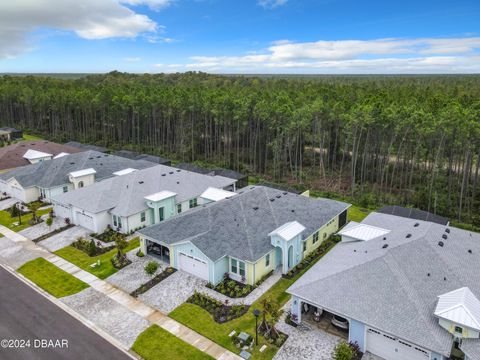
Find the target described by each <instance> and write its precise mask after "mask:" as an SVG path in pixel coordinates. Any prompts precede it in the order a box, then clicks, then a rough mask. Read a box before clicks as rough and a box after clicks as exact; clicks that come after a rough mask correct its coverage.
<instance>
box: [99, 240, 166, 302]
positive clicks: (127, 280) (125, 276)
mask: <svg viewBox="0 0 480 360" xmlns="http://www.w3.org/2000/svg"><path fill="white" fill-rule="evenodd" d="M137 251H138V248H137V249H134V250H132V251H130V252H128V253H127V257H128V259H129V260H130V261H131V262H132V263H131V264H130V265H128V266H126V267H124V268H123V269H121V270H119V271H118V272H116V273H115V274H113V275H112V276H110V277H108V278H107V279H106V280H107V282H109V283H110V284H112V285H115V286H116V287H118V288H120V289H122V290H123V291H126V292H127V293H131V292H132V291H133V290H135V289H137V288H139V287H140V285H142V284H145V283H146V282H148V281H149V280H151V279H152V277H153V276H150V275H147V273H145V265H147V263H149V262H150V261H155V262H157V263H158V265H159V266H158V270H157V272H156V274H159V273H161V272H162V271H163V270H164V269H165V268H166V264H165V263H163V262H160V261H159V260H157V259H155V258H154V257H152V256H149V255H145V256H144V257H138V256H137V255H136V253H137Z"/></svg>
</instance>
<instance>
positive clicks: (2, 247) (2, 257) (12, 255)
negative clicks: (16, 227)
mask: <svg viewBox="0 0 480 360" xmlns="http://www.w3.org/2000/svg"><path fill="white" fill-rule="evenodd" d="M44 255H45V254H44V253H42V252H39V251H36V250H33V249H32V250H30V249H28V250H27V249H26V248H25V247H24V246H22V245H21V244H18V243H15V242H14V241H12V240H10V239H9V238H7V237H2V238H0V262H3V263H5V264H7V265H9V266H11V267H12V268H14V269H18V268H19V267H20V266H22V265H23V264H25V263H26V262H27V261H30V260H33V259H36V258H38V257H40V256H44ZM0 358H1V357H0Z"/></svg>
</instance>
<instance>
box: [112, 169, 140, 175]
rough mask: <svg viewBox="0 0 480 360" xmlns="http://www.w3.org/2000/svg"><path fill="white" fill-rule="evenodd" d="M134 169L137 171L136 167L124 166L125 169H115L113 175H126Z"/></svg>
mask: <svg viewBox="0 0 480 360" xmlns="http://www.w3.org/2000/svg"><path fill="white" fill-rule="evenodd" d="M134 171H137V169H133V168H126V169H123V170H120V171H115V172H114V173H113V175H115V176H122V175H127V174H130V173H132V172H134Z"/></svg>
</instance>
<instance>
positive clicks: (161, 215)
mask: <svg viewBox="0 0 480 360" xmlns="http://www.w3.org/2000/svg"><path fill="white" fill-rule="evenodd" d="M164 209H165V208H163V207H161V208H159V209H158V219H159V220H160V221H163V220H165V211H164Z"/></svg>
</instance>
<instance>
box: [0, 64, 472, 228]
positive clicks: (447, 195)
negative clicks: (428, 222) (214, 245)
mask: <svg viewBox="0 0 480 360" xmlns="http://www.w3.org/2000/svg"><path fill="white" fill-rule="evenodd" d="M0 122H1V124H2V125H9V126H14V127H18V128H21V129H23V130H24V131H31V132H33V133H35V134H37V135H42V136H44V137H45V138H48V139H51V140H55V141H60V142H65V141H69V140H76V141H81V142H86V143H94V144H99V145H103V146H107V147H109V148H113V149H116V148H130V149H135V150H139V151H144V152H150V153H154V154H158V155H163V156H166V157H169V158H171V159H174V160H177V161H197V162H201V163H202V164H207V165H211V166H213V165H216V166H225V167H229V168H231V169H234V170H239V171H243V172H246V173H248V174H250V175H251V176H253V177H256V178H262V179H266V180H268V181H275V182H280V183H288V184H291V185H294V186H297V187H300V188H311V189H316V190H318V191H319V192H321V193H322V194H326V195H329V196H348V198H349V199H354V200H355V201H356V202H358V203H360V204H362V206H366V207H367V206H374V205H379V204H384V203H391V204H403V205H407V206H415V207H419V208H421V209H423V210H427V211H431V212H434V213H437V214H440V215H444V216H448V217H450V218H452V219H457V220H459V221H463V222H468V223H471V224H474V225H477V226H479V225H480V189H479V180H480V179H479V171H480V76H476V75H470V76H467V75H458V76H453V75H452V76H441V75H431V76H427V75H422V76H323V77H322V76H319V77H315V76H308V77H298V76H296V77H268V76H261V77H255V76H249V77H246V76H223V75H209V74H205V73H193V72H192V73H184V74H155V75H150V74H144V75H137V74H126V73H119V72H111V73H108V74H101V75H89V76H84V77H80V78H58V77H57V78H55V77H42V76H11V75H5V76H3V77H1V78H0Z"/></svg>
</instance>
